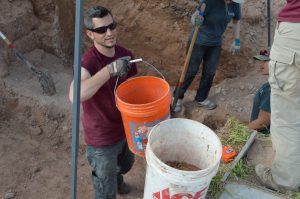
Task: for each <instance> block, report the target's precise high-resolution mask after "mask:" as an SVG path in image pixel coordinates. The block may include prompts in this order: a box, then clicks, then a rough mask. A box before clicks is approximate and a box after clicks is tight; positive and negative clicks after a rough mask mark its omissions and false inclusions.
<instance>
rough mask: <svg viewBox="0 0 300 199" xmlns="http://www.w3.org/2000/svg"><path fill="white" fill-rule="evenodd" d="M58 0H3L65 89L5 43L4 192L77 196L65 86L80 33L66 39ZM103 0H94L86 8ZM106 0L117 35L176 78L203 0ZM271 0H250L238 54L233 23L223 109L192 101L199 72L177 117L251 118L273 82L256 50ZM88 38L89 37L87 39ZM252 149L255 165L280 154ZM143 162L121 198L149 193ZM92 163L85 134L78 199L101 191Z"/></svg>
mask: <svg viewBox="0 0 300 199" xmlns="http://www.w3.org/2000/svg"><path fill="white" fill-rule="evenodd" d="M56 2H57V1H55V0H47V1H43V2H38V1H29V0H10V1H7V0H0V4H1V7H0V13H1V15H0V30H1V31H3V32H4V33H5V34H6V35H7V36H8V37H9V38H10V39H11V40H12V41H14V43H15V44H16V45H17V47H18V48H19V49H20V50H21V51H22V52H24V53H25V55H26V57H27V58H28V59H29V60H30V61H31V62H32V63H33V64H35V65H36V66H37V67H39V68H41V69H43V70H47V71H49V72H50V73H51V75H52V77H53V79H54V82H55V85H56V90H57V93H56V94H55V95H54V96H52V97H49V96H46V95H44V94H43V93H42V89H41V87H40V85H39V83H38V81H37V79H36V77H35V76H34V75H33V74H32V73H31V72H30V71H29V69H28V68H27V67H26V66H25V65H24V64H23V63H21V62H19V61H17V60H16V59H15V57H14V55H13V53H12V52H11V51H8V50H7V49H6V47H5V46H4V45H3V43H2V42H1V41H0V44H1V45H0V62H1V63H0V76H4V77H2V78H0V93H1V95H0V197H3V198H16V199H28V198H30V199H40V198H45V199H46V198H49V199H63V198H68V197H69V194H70V181H71V180H70V175H71V174H70V168H71V163H70V156H71V114H72V106H71V104H70V102H69V101H68V97H67V93H68V89H69V83H70V81H71V79H72V67H71V65H72V64H71V63H72V50H70V49H72V44H70V41H71V42H72V40H71V39H70V38H73V36H70V37H68V34H67V33H71V32H72V31H71V30H72V28H73V26H72V23H73V21H72V20H71V19H69V18H68V17H66V16H65V13H64V12H62V10H64V9H66V8H67V7H69V5H70V1H68V0H65V1H61V2H60V3H58V4H57V3H56ZM99 2H100V1H96V0H89V1H86V5H85V7H88V6H90V5H92V4H97V3H98V4H99ZM101 4H102V5H104V6H107V7H109V8H112V12H113V13H114V14H115V17H116V20H117V21H118V23H119V24H120V25H119V31H120V32H121V34H120V35H119V36H120V38H119V43H120V44H122V45H124V46H126V47H128V48H129V49H131V50H132V51H133V52H134V53H135V54H136V57H142V58H143V59H144V60H147V61H148V62H150V63H152V64H153V65H155V66H156V67H157V68H158V69H159V70H160V71H161V72H162V73H163V74H164V75H165V77H166V78H167V81H168V82H169V83H170V85H171V86H174V85H175V83H176V81H177V79H178V77H179V74H180V72H181V68H182V66H183V62H184V59H185V43H186V40H187V37H188V33H189V31H190V28H191V26H190V24H189V16H190V14H191V13H192V12H193V9H194V6H195V2H194V1H184V0H176V1H169V0H164V1H158V0H154V1H145V0H143V1H139V0H122V1H116V0H113V1H111V0H103V1H101ZM281 4H282V1H278V2H275V3H274V4H273V5H272V6H273V8H274V11H273V12H274V14H276V12H278V8H279V7H280V5H281ZM71 5H72V4H71ZM265 7H266V5H265V3H261V2H260V1H253V2H247V3H246V4H245V5H244V6H243V11H244V13H245V16H244V20H243V26H242V34H241V35H242V51H241V55H240V56H239V57H232V56H231V55H230V53H229V51H228V49H229V47H228V46H229V44H230V43H231V41H232V36H231V32H230V29H229V30H228V31H227V32H226V34H225V40H224V47H223V52H222V58H221V61H220V65H219V69H218V71H217V75H216V78H215V82H214V86H213V88H212V91H211V93H210V95H211V96H210V97H211V98H212V99H215V100H216V101H217V102H218V108H217V109H215V110H213V111H205V110H203V109H200V108H197V107H196V105H195V104H194V103H193V97H194V95H195V91H194V90H193V89H195V87H196V85H197V80H199V77H200V75H199V76H198V77H197V80H195V81H194V82H195V83H194V85H193V86H192V88H191V90H190V91H188V93H187V96H186V98H185V99H184V110H183V112H182V113H180V114H177V117H185V118H190V119H193V120H197V121H199V122H203V123H204V124H206V125H207V126H209V127H211V128H212V129H218V128H220V127H222V126H223V125H224V122H225V119H226V116H228V115H232V116H235V117H237V118H239V119H240V120H241V121H243V122H247V121H248V120H249V116H250V111H251V106H252V98H253V95H254V93H255V91H256V89H257V88H258V87H259V86H260V85H261V84H262V83H264V82H265V81H267V77H265V76H262V75H260V74H259V70H258V64H257V63H255V62H253V60H252V58H251V57H252V55H253V54H254V53H255V52H257V50H258V49H261V48H264V47H265V46H266V42H267V40H266V38H267V37H266V19H265V17H264V16H265V11H264V9H265ZM69 16H72V12H71V13H69ZM25 18H26V20H24V19H25ZM273 21H274V20H273ZM273 25H274V22H273ZM273 27H274V26H273ZM68 39H69V41H68ZM88 45H89V42H88V41H87V40H85V47H87V46H88ZM139 71H140V75H144V74H150V75H152V74H155V73H154V72H153V69H151V68H147V67H146V66H144V65H140V66H139ZM199 74H200V73H199ZM81 136H82V133H81ZM259 143H260V144H259ZM267 143H269V141H268V142H267ZM266 149H267V150H266ZM253 150H254V151H253V152H252V153H251V154H252V156H251V158H250V160H251V161H252V164H256V163H259V162H260V161H261V162H266V163H267V164H270V162H271V159H272V158H270V159H267V160H266V159H264V158H261V157H262V156H263V157H264V156H268V157H271V154H272V150H271V146H270V145H269V144H265V142H263V141H262V142H258V145H257V147H254V149H253ZM145 168H146V162H145V159H143V158H139V157H137V159H136V163H135V165H134V168H133V169H132V170H131V171H130V172H129V173H128V174H127V175H126V181H128V182H129V184H130V185H131V186H132V187H133V191H132V192H131V193H130V194H129V195H127V196H118V198H124V199H127V198H128V199H129V198H142V196H143V188H144V176H145ZM89 171H90V168H89V166H88V163H87V161H86V158H85V154H84V143H83V141H82V139H80V144H79V158H78V192H77V194H78V195H77V197H78V198H80V199H89V198H93V187H92V184H91V180H90V176H89Z"/></svg>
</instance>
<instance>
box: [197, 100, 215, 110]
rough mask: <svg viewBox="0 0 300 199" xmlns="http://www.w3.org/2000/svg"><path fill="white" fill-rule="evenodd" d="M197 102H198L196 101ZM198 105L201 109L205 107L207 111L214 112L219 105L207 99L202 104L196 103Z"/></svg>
mask: <svg viewBox="0 0 300 199" xmlns="http://www.w3.org/2000/svg"><path fill="white" fill-rule="evenodd" d="M195 101H196V100H195ZM196 103H197V105H198V106H200V107H203V108H205V109H207V110H212V109H215V108H216V107H217V104H216V103H215V102H213V101H211V100H209V99H206V100H204V101H202V102H199V101H196Z"/></svg>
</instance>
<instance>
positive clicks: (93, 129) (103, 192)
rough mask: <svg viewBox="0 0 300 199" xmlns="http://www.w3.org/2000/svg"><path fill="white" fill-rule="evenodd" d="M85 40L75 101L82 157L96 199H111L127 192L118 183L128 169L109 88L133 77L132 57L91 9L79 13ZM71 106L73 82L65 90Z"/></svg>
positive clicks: (99, 10) (101, 14)
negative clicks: (81, 133) (79, 106)
mask: <svg viewBox="0 0 300 199" xmlns="http://www.w3.org/2000/svg"><path fill="white" fill-rule="evenodd" d="M84 25H85V27H86V34H87V36H88V37H89V38H90V39H91V40H92V42H93V46H92V47H91V48H90V49H88V50H87V51H86V52H85V53H84V54H83V57H82V67H81V93H80V101H81V104H82V108H83V113H82V124H83V129H84V140H85V142H86V144H87V147H86V154H87V159H88V162H89V163H90V166H91V168H92V181H93V185H94V189H95V198H96V199H114V198H116V193H117V192H118V193H119V194H126V193H129V192H130V187H129V185H128V184H126V183H124V181H123V176H122V175H123V174H125V173H127V172H128V171H129V170H130V169H131V167H132V165H133V163H134V155H133V153H132V152H131V151H130V150H129V148H128V145H127V142H126V139H125V132H124V127H123V124H122V118H121V115H120V112H119V111H118V109H117V107H116V104H115V93H114V88H115V86H116V84H118V85H119V84H121V83H122V82H124V81H126V79H127V78H129V77H131V76H133V75H135V74H136V73H137V69H136V66H135V64H129V60H130V59H132V58H133V54H132V53H131V52H130V51H129V50H127V49H125V48H123V47H121V46H119V45H117V44H116V41H117V30H116V26H117V24H116V22H115V21H114V18H113V16H112V14H111V12H110V11H109V10H108V9H106V8H104V7H101V6H95V7H92V8H90V9H89V10H87V11H86V12H85V15H84ZM69 97H70V100H71V102H72V100H73V82H72V83H71V86H70V93H69Z"/></svg>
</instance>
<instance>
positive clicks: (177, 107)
mask: <svg viewBox="0 0 300 199" xmlns="http://www.w3.org/2000/svg"><path fill="white" fill-rule="evenodd" d="M173 101H174V97H173V98H172V105H173ZM181 110H182V99H178V100H177V102H176V106H175V108H174V112H175V113H179V112H180V111H181Z"/></svg>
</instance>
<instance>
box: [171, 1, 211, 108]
mask: <svg viewBox="0 0 300 199" xmlns="http://www.w3.org/2000/svg"><path fill="white" fill-rule="evenodd" d="M199 4H201V5H200V6H201V7H200V11H199V13H204V11H205V8H206V4H205V3H204V2H203V1H202V0H201V1H200V2H199ZM196 17H199V16H196ZM201 17H203V16H201ZM198 31H199V26H197V25H196V26H195V27H194V33H193V37H192V40H191V43H190V46H189V50H188V53H187V56H186V58H185V62H184V66H183V69H182V72H181V75H180V79H179V81H178V84H177V86H176V88H175V93H174V100H173V102H172V104H171V113H174V110H175V107H176V103H177V101H178V96H179V92H180V88H181V87H182V85H183V82H184V78H185V74H186V71H187V68H188V66H189V63H190V59H191V55H192V52H193V48H194V44H195V41H196V39H197V35H198Z"/></svg>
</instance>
